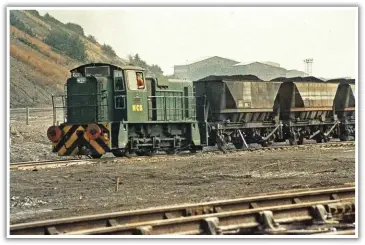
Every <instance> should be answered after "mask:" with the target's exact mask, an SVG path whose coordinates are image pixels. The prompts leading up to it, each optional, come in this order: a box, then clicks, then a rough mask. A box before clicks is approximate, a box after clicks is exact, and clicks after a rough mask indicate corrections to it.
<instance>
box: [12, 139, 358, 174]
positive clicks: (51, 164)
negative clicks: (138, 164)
mask: <svg viewBox="0 0 365 245" xmlns="http://www.w3.org/2000/svg"><path fill="white" fill-rule="evenodd" d="M354 145H355V142H354V141H352V142H328V143H320V144H304V145H274V146H270V147H261V148H258V147H253V148H248V149H227V151H226V154H229V153H233V152H240V151H278V150H280V151H282V150H292V149H296V150H301V149H308V148H331V147H346V146H354ZM205 153H208V154H221V153H220V152H219V151H217V150H212V149H208V150H204V151H203V154H205ZM179 155H186V156H189V155H193V154H192V153H184V154H179ZM153 157H166V155H165V154H164V155H158V154H157V155H154V156H151V157H144V156H143V157H141V156H138V158H153ZM115 159H116V158H115V157H104V158H101V159H87V158H85V159H62V160H53V161H34V162H17V163H10V170H11V171H14V170H35V169H42V168H57V167H66V166H72V165H80V164H93V163H98V162H100V161H108V160H115Z"/></svg>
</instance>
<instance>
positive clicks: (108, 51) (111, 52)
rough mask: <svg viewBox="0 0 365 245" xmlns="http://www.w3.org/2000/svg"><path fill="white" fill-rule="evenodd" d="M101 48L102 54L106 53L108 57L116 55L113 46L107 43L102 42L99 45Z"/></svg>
mask: <svg viewBox="0 0 365 245" xmlns="http://www.w3.org/2000/svg"><path fill="white" fill-rule="evenodd" d="M101 50H103V52H104V54H106V55H108V56H109V57H115V56H117V54H116V53H115V51H114V49H113V47H112V46H110V45H108V44H103V46H101Z"/></svg>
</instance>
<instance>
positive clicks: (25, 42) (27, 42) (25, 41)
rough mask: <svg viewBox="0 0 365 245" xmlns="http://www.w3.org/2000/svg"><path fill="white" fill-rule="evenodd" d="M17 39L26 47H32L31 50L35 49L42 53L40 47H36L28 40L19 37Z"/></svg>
mask: <svg viewBox="0 0 365 245" xmlns="http://www.w3.org/2000/svg"><path fill="white" fill-rule="evenodd" d="M17 39H18V40H19V41H21V42H22V43H24V44H25V45H27V46H29V47H31V48H33V49H35V50H37V51H39V52H41V50H40V49H39V48H38V46H37V45H35V44H33V43H31V42H29V41H28V40H27V39H25V38H22V37H18V38H17Z"/></svg>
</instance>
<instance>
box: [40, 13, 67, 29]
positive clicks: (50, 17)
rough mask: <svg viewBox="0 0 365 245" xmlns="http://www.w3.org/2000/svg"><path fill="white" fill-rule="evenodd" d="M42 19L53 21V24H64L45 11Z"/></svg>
mask: <svg viewBox="0 0 365 245" xmlns="http://www.w3.org/2000/svg"><path fill="white" fill-rule="evenodd" d="M43 19H45V20H48V21H50V22H53V23H55V24H58V25H61V26H63V25H64V24H63V23H62V22H61V21H59V20H57V19H56V18H54V17H53V16H52V15H50V14H49V13H46V14H45V15H44V16H43Z"/></svg>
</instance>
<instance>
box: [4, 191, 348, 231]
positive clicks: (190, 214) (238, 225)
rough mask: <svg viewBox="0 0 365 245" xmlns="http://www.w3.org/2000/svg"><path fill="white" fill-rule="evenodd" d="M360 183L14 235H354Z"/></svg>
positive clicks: (45, 224)
mask: <svg viewBox="0 0 365 245" xmlns="http://www.w3.org/2000/svg"><path fill="white" fill-rule="evenodd" d="M354 222H355V187H354V186H350V187H341V188H332V189H309V190H301V191H295V192H294V191H289V192H288V191H287V192H281V193H274V194H265V195H260V196H253V197H246V198H239V199H231V200H223V201H215V202H208V203H199V204H187V205H179V206H168V207H159V208H152V209H143V210H135V211H126V212H115V213H106V214H98V215H88V216H80V217H71V218H62V219H53V220H45V221H38V222H31V223H20V224H13V225H11V226H10V234H11V235H96V234H97V235H225V234H239V235H252V234H286V235H293V234H296V235H303V234H305V235H307V234H315V235H316V234H337V235H346V234H347V235H351V234H355V225H354Z"/></svg>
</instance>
